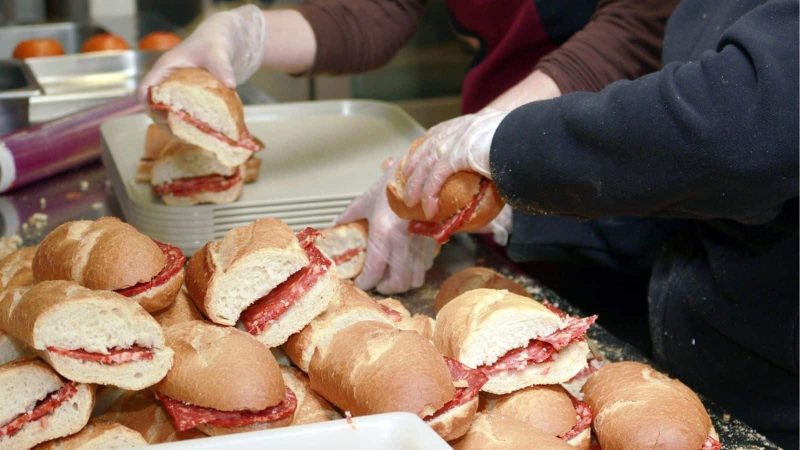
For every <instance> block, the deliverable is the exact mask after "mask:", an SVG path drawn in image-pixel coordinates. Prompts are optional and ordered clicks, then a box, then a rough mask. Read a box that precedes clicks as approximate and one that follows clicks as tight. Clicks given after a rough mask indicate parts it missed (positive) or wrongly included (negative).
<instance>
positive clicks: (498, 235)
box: [475, 205, 513, 247]
mask: <svg viewBox="0 0 800 450" xmlns="http://www.w3.org/2000/svg"><path fill="white" fill-rule="evenodd" d="M512 224H513V216H512V209H511V206H509V205H506V206H504V207H503V209H501V210H500V214H498V215H497V217H495V218H494V219H493V220H492V221H491V222H489V224H488V225H486V226H485V227H483V228H481V229H480V230H477V231H475V233H492V235H493V237H494V241H495V242H496V243H497V244H498V245H502V246H503V247H505V246H506V245H507V244H508V235H510V234H511V225H512Z"/></svg>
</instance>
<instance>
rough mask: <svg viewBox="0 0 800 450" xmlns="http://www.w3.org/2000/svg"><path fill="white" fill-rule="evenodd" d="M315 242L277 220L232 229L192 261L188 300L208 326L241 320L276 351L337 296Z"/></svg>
mask: <svg viewBox="0 0 800 450" xmlns="http://www.w3.org/2000/svg"><path fill="white" fill-rule="evenodd" d="M315 237H316V231H315V230H313V229H306V230H304V231H301V232H300V233H298V235H297V236H295V235H294V234H293V233H292V231H291V229H290V228H289V227H288V226H287V225H286V224H285V223H283V222H281V221H280V220H277V219H261V220H257V221H255V222H253V223H251V224H249V225H245V226H242V227H237V228H234V229H232V230H230V231H229V232H228V233H226V234H225V236H224V237H223V239H222V240H221V241H214V242H209V243H207V244H206V245H205V246H204V247H203V248H202V249H200V250H199V251H198V252H197V253H196V254H195V255H194V256H193V257H192V258H191V260H190V261H189V265H188V268H187V278H186V286H187V288H188V290H189V295H190V296H191V297H192V300H194V302H195V304H196V305H197V307H198V309H200V310H201V311H202V312H203V313H204V314H205V316H206V317H208V318H209V319H210V320H211V321H212V322H214V323H218V324H220V325H235V324H236V322H237V321H239V320H241V323H242V326H243V327H244V329H245V330H246V331H247V332H249V333H250V334H252V335H254V336H256V338H258V340H259V341H261V342H262V343H263V344H265V345H267V346H269V347H277V346H278V345H281V344H283V343H284V342H286V340H287V339H288V338H289V336H291V335H292V334H294V333H297V332H298V331H300V330H302V329H303V328H304V327H305V326H306V325H307V324H308V323H309V322H311V321H312V320H313V319H314V318H315V317H317V316H318V315H320V314H321V313H322V312H323V311H325V309H326V308H327V307H328V304H329V303H330V302H331V300H332V299H334V298H336V297H337V296H338V287H339V283H338V279H337V277H336V274H335V268H334V267H333V263H332V262H331V260H330V259H328V258H326V257H325V255H323V254H322V252H321V251H319V249H318V248H317V247H316V246H315V245H314V238H315Z"/></svg>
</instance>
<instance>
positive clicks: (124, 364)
mask: <svg viewBox="0 0 800 450" xmlns="http://www.w3.org/2000/svg"><path fill="white" fill-rule="evenodd" d="M0 328H2V329H3V330H5V331H6V332H7V333H8V334H9V335H11V336H12V337H14V338H15V339H17V340H19V341H20V342H22V343H23V344H25V345H26V346H28V347H30V348H32V349H33V350H34V351H36V353H38V354H39V356H41V357H42V359H44V360H45V361H47V362H48V363H49V364H50V365H51V366H52V367H53V369H55V370H56V372H58V373H59V374H61V376H63V377H64V378H67V379H68V380H72V381H77V382H80V383H95V384H109V385H113V386H117V387H120V388H123V389H131V390H135V389H144V388H146V387H149V386H152V385H154V384H156V383H157V382H158V381H159V380H161V379H162V378H163V377H164V375H166V373H167V371H168V370H169V368H170V366H171V365H172V350H170V349H169V348H168V347H166V346H165V345H164V335H163V333H162V331H161V327H160V326H159V325H158V322H156V321H155V319H153V318H152V317H151V316H150V314H148V313H147V311H145V310H144V309H143V308H142V307H141V306H139V304H138V303H136V302H135V301H133V300H131V299H129V298H126V297H123V296H121V295H119V294H116V293H114V292H111V291H93V290H91V289H87V288H84V287H82V286H79V285H78V284H76V283H74V282H71V281H44V282H41V283H38V284H36V285H34V286H33V287H31V288H30V289H26V288H19V289H15V290H13V291H11V292H8V293H6V294H5V296H3V298H2V299H0Z"/></svg>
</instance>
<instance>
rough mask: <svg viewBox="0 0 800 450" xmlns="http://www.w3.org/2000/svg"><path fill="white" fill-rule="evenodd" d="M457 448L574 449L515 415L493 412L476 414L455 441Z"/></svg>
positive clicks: (471, 449) (473, 449)
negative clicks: (460, 436)
mask: <svg viewBox="0 0 800 450" xmlns="http://www.w3.org/2000/svg"><path fill="white" fill-rule="evenodd" d="M453 448H454V449H455V450H574V448H573V447H571V446H570V445H569V444H567V443H565V442H564V441H562V440H561V439H559V438H557V437H554V436H552V435H549V434H547V433H542V432H541V431H538V430H537V429H535V428H531V427H530V426H528V425H527V424H526V423H524V422H520V421H518V420H516V419H514V418H511V417H506V416H502V415H499V414H492V413H480V414H478V415H476V416H475V420H474V421H473V422H472V427H470V429H469V431H468V432H467V434H466V435H465V436H464V437H462V438H461V439H459V440H457V441H455V442H453Z"/></svg>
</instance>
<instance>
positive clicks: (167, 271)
mask: <svg viewBox="0 0 800 450" xmlns="http://www.w3.org/2000/svg"><path fill="white" fill-rule="evenodd" d="M153 242H155V243H156V245H158V248H160V249H161V251H162V252H164V256H166V257H167V263H166V264H165V265H164V268H163V269H161V272H159V273H158V275H156V276H155V277H153V279H152V280H150V281H145V282H144V283H139V284H134V285H133V286H131V287H127V288H125V289H117V290H116V291H115V292H116V293H118V294H121V295H124V296H125V297H134V296H136V295H139V294H141V293H142V292H144V291H146V290H148V289H151V288H154V287H156V286H161V285H162V284H164V283H166V282H167V281H169V280H170V279H171V278H172V277H174V276H175V275H177V274H178V272H180V271H181V269H183V265H184V264H185V263H186V256H184V254H183V252H182V251H181V249H179V248H178V247H175V246H173V245H169V244H165V243H163V242H158V241H156V240H153Z"/></svg>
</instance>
